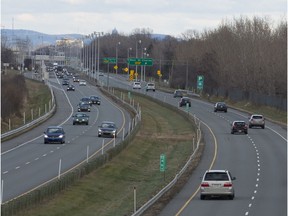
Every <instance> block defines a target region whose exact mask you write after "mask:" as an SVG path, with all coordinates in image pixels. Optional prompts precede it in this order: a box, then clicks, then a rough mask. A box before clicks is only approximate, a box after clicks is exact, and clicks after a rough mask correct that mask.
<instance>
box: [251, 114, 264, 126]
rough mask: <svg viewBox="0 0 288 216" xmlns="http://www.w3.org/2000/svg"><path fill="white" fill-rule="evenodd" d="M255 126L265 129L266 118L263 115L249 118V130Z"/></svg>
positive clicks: (254, 115)
mask: <svg viewBox="0 0 288 216" xmlns="http://www.w3.org/2000/svg"><path fill="white" fill-rule="evenodd" d="M254 126H257V127H262V128H263V129H264V128H265V118H264V117H263V115H258V114H253V115H251V116H250V118H249V128H252V127H254Z"/></svg>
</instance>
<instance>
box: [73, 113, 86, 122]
mask: <svg viewBox="0 0 288 216" xmlns="http://www.w3.org/2000/svg"><path fill="white" fill-rule="evenodd" d="M76 124H86V125H88V124H89V116H88V115H87V114H85V113H76V114H75V115H74V116H73V125H76Z"/></svg>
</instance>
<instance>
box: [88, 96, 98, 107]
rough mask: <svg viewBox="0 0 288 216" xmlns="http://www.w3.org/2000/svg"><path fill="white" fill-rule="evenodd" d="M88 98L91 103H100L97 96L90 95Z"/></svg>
mask: <svg viewBox="0 0 288 216" xmlns="http://www.w3.org/2000/svg"><path fill="white" fill-rule="evenodd" d="M90 100H91V102H92V104H97V105H100V104H101V99H100V97H98V96H90Z"/></svg>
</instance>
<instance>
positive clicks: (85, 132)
mask: <svg viewBox="0 0 288 216" xmlns="http://www.w3.org/2000/svg"><path fill="white" fill-rule="evenodd" d="M70 82H72V81H70ZM50 83H51V85H52V86H53V90H54V92H55V97H56V101H57V112H56V113H55V115H54V116H53V117H51V118H50V119H49V120H47V121H46V122H44V123H43V124H41V125H39V126H38V127H35V128H34V129H32V130H30V131H28V132H26V133H24V134H22V135H20V136H18V137H16V138H14V139H11V140H9V141H6V142H3V143H2V144H1V146H2V147H1V151H2V152H1V163H2V168H1V174H2V183H3V199H2V201H3V203H4V202H6V201H8V200H11V199H13V198H15V197H17V196H19V195H21V194H23V193H26V192H28V191H30V190H32V189H34V188H36V187H38V186H40V185H42V184H44V183H45V182H47V181H50V180H51V179H53V178H57V176H58V174H59V167H61V168H60V172H61V173H64V172H65V171H67V170H69V169H71V168H72V167H74V166H76V165H77V164H79V163H80V162H82V161H84V162H85V161H86V159H87V155H88V157H89V156H91V155H92V154H94V153H95V152H97V151H99V149H101V147H102V142H103V140H104V142H105V145H106V144H108V143H110V144H112V143H113V139H111V138H98V136H97V129H98V125H100V123H101V122H102V121H104V120H109V121H114V122H115V123H116V125H117V127H118V129H119V130H118V131H119V132H118V135H119V136H118V137H117V138H116V144H117V143H118V142H120V141H121V140H122V133H123V128H124V127H125V131H127V129H128V125H129V121H130V116H129V114H128V113H127V112H126V111H125V110H124V109H122V108H121V107H118V106H116V105H115V104H114V103H112V102H111V101H110V100H109V99H108V98H106V97H105V96H104V95H102V94H101V92H100V91H99V90H98V89H97V88H96V87H94V86H91V85H89V84H88V85H87V86H79V85H78V84H77V83H74V84H75V86H76V91H75V92H72V91H69V92H67V91H66V86H65V87H64V86H62V85H61V83H60V82H59V81H58V80H57V79H56V78H55V77H54V78H51V79H50ZM90 95H98V96H100V97H101V99H102V101H101V102H102V103H101V105H100V106H99V105H93V106H92V110H91V112H88V115H89V116H90V120H89V125H87V126H86V125H73V124H72V118H71V116H72V114H73V113H75V112H76V105H77V104H78V102H79V100H80V98H82V97H84V96H90ZM51 125H62V126H63V127H64V130H65V132H66V143H65V144H44V142H43V132H44V130H45V129H46V128H47V127H48V126H51ZM60 160H61V166H59V164H60Z"/></svg>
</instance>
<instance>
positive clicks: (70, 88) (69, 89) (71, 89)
mask: <svg viewBox="0 0 288 216" xmlns="http://www.w3.org/2000/svg"><path fill="white" fill-rule="evenodd" d="M67 91H75V86H74V85H68V86H67Z"/></svg>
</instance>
